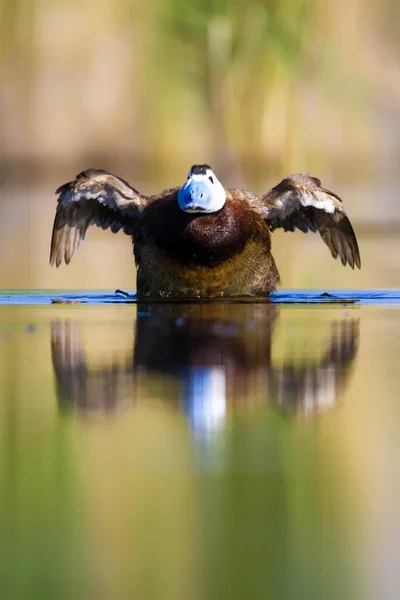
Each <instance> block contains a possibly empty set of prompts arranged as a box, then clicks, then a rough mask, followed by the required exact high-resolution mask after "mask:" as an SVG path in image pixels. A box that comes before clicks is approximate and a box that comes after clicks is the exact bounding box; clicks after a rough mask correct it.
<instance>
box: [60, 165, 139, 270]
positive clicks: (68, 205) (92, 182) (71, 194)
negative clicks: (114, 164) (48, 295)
mask: <svg viewBox="0 0 400 600" xmlns="http://www.w3.org/2000/svg"><path fill="white" fill-rule="evenodd" d="M56 194H59V197H58V205H57V212H56V216H55V219H54V225H53V235H52V238H51V249H50V264H51V265H56V267H58V266H59V265H60V264H61V263H62V261H63V260H64V261H65V263H66V264H68V263H69V262H70V260H71V258H72V257H73V255H74V254H75V252H76V251H77V250H78V248H79V246H80V245H81V243H82V242H83V240H84V238H85V234H86V231H87V229H88V227H89V226H90V225H97V226H98V227H102V229H111V231H112V232H113V233H116V232H117V231H119V230H120V229H122V230H123V231H124V233H126V234H127V235H132V234H133V227H134V223H135V220H136V219H137V218H138V217H139V215H140V213H141V211H142V210H143V207H144V206H145V204H146V197H145V196H142V195H141V194H140V193H139V192H138V191H137V190H135V189H134V188H132V187H131V186H130V185H129V183H127V182H126V181H124V180H123V179H121V178H120V177H117V176H116V175H112V174H111V173H107V171H104V170H102V169H89V170H87V171H83V172H82V173H79V175H77V176H76V179H75V180H74V181H70V182H68V183H65V184H64V185H62V186H61V187H59V188H58V190H57V191H56Z"/></svg>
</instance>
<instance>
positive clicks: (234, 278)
mask: <svg viewBox="0 0 400 600" xmlns="http://www.w3.org/2000/svg"><path fill="white" fill-rule="evenodd" d="M176 193H177V192H176V191H173V192H171V193H170V194H169V195H167V196H165V197H163V198H159V199H156V200H154V201H153V202H152V203H151V204H149V206H148V207H147V208H146V209H145V212H144V214H143V217H142V219H141V221H140V225H139V226H138V231H137V232H136V233H135V235H134V251H135V260H136V264H137V267H138V275H137V291H138V294H139V295H151V296H153V295H154V296H160V295H162V296H163V297H165V296H167V297H168V296H171V297H172V296H175V297H179V296H186V297H188V296H193V297H207V298H210V297H218V296H240V295H245V294H251V295H267V294H269V293H270V292H271V291H273V289H274V288H275V286H276V285H277V284H278V282H279V275H278V271H277V268H276V266H275V262H274V259H273V257H272V255H271V252H270V249H271V241H270V234H269V229H268V226H267V224H266V223H265V222H264V220H263V219H262V218H261V217H260V216H259V215H258V214H257V213H256V212H255V211H253V210H252V209H251V207H250V206H249V204H248V202H247V201H246V200H245V199H244V197H243V195H242V194H241V193H240V192H237V191H236V190H235V191H233V190H232V191H227V199H226V204H225V206H224V208H223V209H222V210H221V211H219V212H218V213H213V214H204V215H202V214H199V213H196V214H188V213H185V212H184V211H182V210H181V209H180V208H179V206H178V203H177V198H176ZM161 291H162V292H161Z"/></svg>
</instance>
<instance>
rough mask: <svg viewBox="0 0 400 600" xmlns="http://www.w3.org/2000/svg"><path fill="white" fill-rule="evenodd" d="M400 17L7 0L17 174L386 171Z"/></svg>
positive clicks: (5, 67)
mask: <svg viewBox="0 0 400 600" xmlns="http://www.w3.org/2000/svg"><path fill="white" fill-rule="evenodd" d="M398 13H399V9H398V7H397V4H396V3H395V2H394V0H386V1H385V2H383V3H379V5H378V3H375V2H373V1H372V0H346V2H345V1H344V0H342V1H339V2H338V1H335V0H279V1H278V0H248V2H246V3H245V4H244V3H243V2H240V1H239V0H229V1H228V0H213V1H211V0H204V1H203V0H191V1H190V2H188V1H185V0H165V1H161V0H155V1H154V2H151V3H143V2H139V1H138V0H130V1H129V0H117V1H116V2H114V3H110V2H107V1H106V0H87V1H86V2H85V3H83V4H82V3H79V2H77V1H75V0H74V1H68V2H67V1H66V0H42V1H41V2H40V3H34V2H30V0H14V1H13V2H11V0H2V2H0V17H1V18H0V74H1V80H2V86H1V89H0V135H1V138H2V140H3V144H2V145H1V148H0V164H2V165H3V173H5V174H7V173H8V170H9V169H10V168H12V167H13V166H15V165H18V166H21V165H22V166H29V165H34V166H35V167H42V166H44V167H45V168H46V169H47V168H49V167H51V168H54V167H55V166H56V165H63V164H66V163H72V164H74V165H75V163H76V164H77V165H78V164H79V165H80V166H82V164H84V163H85V161H86V162H87V163H88V162H91V163H92V164H94V163H95V161H97V162H96V164H99V163H102V164H105V166H109V165H110V164H114V163H116V162H117V161H118V162H121V161H122V162H126V163H127V164H128V163H129V164H131V163H134V164H135V165H136V170H140V172H147V171H148V169H150V170H154V169H157V170H160V169H162V170H163V172H166V173H168V174H171V176H172V175H173V176H174V177H175V175H176V174H177V173H181V170H182V168H184V169H185V170H186V168H187V166H188V162H189V163H192V162H195V161H203V160H207V161H210V162H211V161H213V163H214V164H215V165H216V166H218V168H219V169H224V170H226V171H229V172H231V173H232V172H234V173H237V178H238V179H241V176H244V177H245V178H248V177H251V178H253V179H257V178H259V177H262V176H263V175H262V174H263V173H265V170H266V169H268V170H270V171H271V170H272V171H274V172H277V173H280V172H281V171H282V172H283V171H284V172H288V171H292V170H303V169H305V170H310V169H323V170H324V172H329V171H332V170H335V168H340V170H341V173H345V175H346V174H347V175H348V176H349V177H353V176H354V174H355V173H356V172H358V173H360V170H361V171H362V173H363V174H364V173H365V172H371V168H372V165H373V164H374V163H373V160H374V159H375V158H376V156H375V154H376V146H377V145H378V146H382V148H386V149H387V152H388V154H390V152H389V151H390V148H391V147H392V146H391V145H393V143H395V142H393V140H394V136H395V132H396V131H398V128H399V124H398V122H399V115H398V106H399V98H400V77H399V69H400V68H399V64H398V60H397V56H398V39H399V36H398V33H399V25H398V23H399V22H400V20H399V19H398V16H399V15H398ZM395 126H396V127H397V129H396V127H395ZM188 157H190V158H188ZM378 163H379V161H378ZM378 168H379V164H378Z"/></svg>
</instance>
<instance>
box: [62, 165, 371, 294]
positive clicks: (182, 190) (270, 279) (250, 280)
mask: <svg viewBox="0 0 400 600" xmlns="http://www.w3.org/2000/svg"><path fill="white" fill-rule="evenodd" d="M56 193H57V194H59V198H58V205H57V212H56V216H55V220H54V227H53V235H52V240H51V253H50V263H51V264H52V265H54V264H55V265H56V266H57V267H58V266H59V265H60V264H61V263H62V261H63V260H64V261H65V262H66V264H68V263H69V262H70V260H71V258H72V256H73V255H74V254H75V252H76V251H77V250H78V248H79V246H80V245H81V243H82V241H83V239H84V237H85V234H86V231H87V229H88V227H89V226H90V225H97V226H98V227H101V228H103V229H111V231H112V232H113V233H115V232H117V231H119V230H120V229H122V230H123V232H124V233H126V234H127V235H129V236H131V237H132V240H133V244H134V256H135V261H136V265H137V293H138V296H139V297H149V296H150V297H152V296H155V297H162V298H173V297H183V298H189V297H192V298H196V297H197V298H213V297H221V296H243V295H251V296H268V294H270V293H271V292H272V291H274V289H275V287H276V285H277V284H278V283H279V273H278V269H277V268H276V265H275V261H274V258H273V256H272V254H271V239H270V232H272V231H274V229H276V228H277V227H281V228H283V229H284V230H285V231H294V229H296V228H297V229H300V230H301V231H304V232H306V231H313V232H316V231H318V232H319V234H320V235H321V237H322V239H323V241H324V242H325V244H326V245H327V246H328V247H329V249H330V251H331V254H332V256H333V257H334V258H337V257H338V256H339V257H340V259H341V261H342V264H343V265H346V264H349V265H350V266H351V267H352V268H353V269H354V266H357V267H358V268H360V267H361V261H360V253H359V250H358V245H357V239H356V236H355V233H354V231H353V227H352V226H351V223H350V221H349V219H348V217H347V215H346V213H345V211H344V208H343V202H342V200H341V199H340V198H339V196H337V195H336V194H334V193H333V192H330V191H329V190H327V189H325V188H323V187H321V182H320V180H319V179H317V178H315V177H311V176H310V175H307V174H301V173H300V174H295V175H291V176H289V177H286V178H285V179H283V180H282V181H281V182H280V183H279V184H278V185H276V186H275V187H273V188H272V189H271V190H269V191H268V192H267V193H266V194H264V195H263V196H256V195H254V194H252V193H251V192H247V191H243V190H239V189H225V188H224V187H223V185H222V184H221V183H220V181H219V180H218V179H217V177H216V175H215V174H214V172H213V171H212V169H211V167H209V166H208V165H194V166H193V167H192V168H191V169H190V172H189V175H188V178H187V180H186V182H185V183H184V184H183V186H181V187H175V188H172V189H168V190H164V191H163V192H161V193H159V194H156V195H154V196H145V195H144V194H141V193H140V192H138V191H137V190H136V189H134V188H133V187H131V186H130V185H129V184H128V183H127V182H126V181H124V180H123V179H121V178H120V177H117V176H116V175H112V174H111V173H108V172H107V171H104V170H102V169H89V170H87V171H83V172H82V173H80V174H79V175H77V177H76V179H75V180H74V181H70V182H69V183H66V184H64V185H62V186H61V187H60V188H58V190H57V191H56Z"/></svg>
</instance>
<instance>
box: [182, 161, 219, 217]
mask: <svg viewBox="0 0 400 600" xmlns="http://www.w3.org/2000/svg"><path fill="white" fill-rule="evenodd" d="M225 202H226V192H225V188H224V186H223V185H222V183H221V182H220V181H219V180H218V179H217V178H216V176H215V174H214V172H213V170H212V169H211V167H209V166H208V165H193V167H192V168H191V169H190V171H189V175H188V178H187V180H186V183H185V184H184V185H183V186H182V187H181V189H180V190H179V192H178V204H179V207H180V208H181V209H182V210H184V211H185V212H188V213H214V212H217V211H219V210H221V208H223V207H224V205H225Z"/></svg>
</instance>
